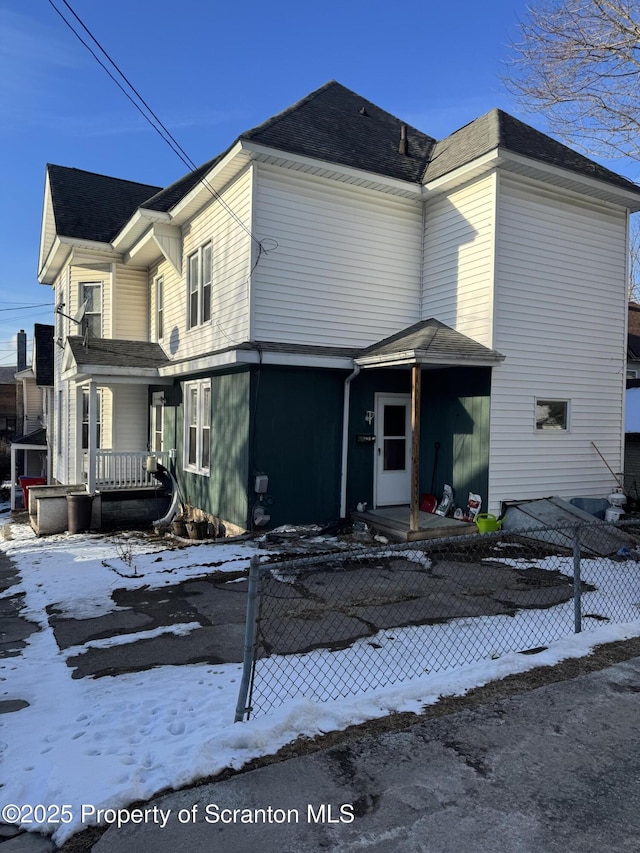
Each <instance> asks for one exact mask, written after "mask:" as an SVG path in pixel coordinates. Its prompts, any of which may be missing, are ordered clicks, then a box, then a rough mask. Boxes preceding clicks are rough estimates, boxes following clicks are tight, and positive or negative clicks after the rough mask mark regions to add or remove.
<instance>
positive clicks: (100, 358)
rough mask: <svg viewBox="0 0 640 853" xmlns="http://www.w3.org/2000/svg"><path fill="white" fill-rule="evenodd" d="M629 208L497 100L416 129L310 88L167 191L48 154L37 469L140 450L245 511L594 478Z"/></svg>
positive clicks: (599, 491) (574, 156)
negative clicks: (48, 351) (44, 409)
mask: <svg viewBox="0 0 640 853" xmlns="http://www.w3.org/2000/svg"><path fill="white" fill-rule="evenodd" d="M639 209H640V187H638V186H637V185H635V184H634V183H632V182H630V181H628V180H626V179H625V178H623V177H621V176H619V175H617V174H615V173H613V172H611V171H609V170H608V169H605V168H604V167H602V166H600V165H598V164H597V163H595V162H593V161H591V160H589V159H587V158H586V157H583V156H582V155H580V154H578V153H576V152H574V151H572V150H571V149H569V148H567V147H565V146H563V145H561V144H560V143H558V142H556V141H555V140H553V139H551V138H550V137H548V136H546V135H545V134H543V133H541V132H539V131H537V130H535V129H533V128H531V127H529V126H527V125H526V124H523V123H522V122H520V121H519V120H518V119H516V118H514V117H512V116H510V115H508V114H506V113H504V112H502V111H500V110H492V111H491V112H489V113H487V114H486V115H484V116H482V117H480V118H478V119H476V120H474V121H472V122H470V123H469V124H467V125H465V126H464V127H462V128H461V129H459V130H458V131H456V132H455V133H453V134H451V135H450V136H448V137H447V138H445V139H443V140H435V139H433V138H432V137H430V136H428V135H426V134H425V133H422V132H421V131H419V130H417V129H415V128H413V127H411V126H409V125H407V124H405V123H404V122H402V121H401V119H399V118H396V117H395V116H392V115H390V114H389V113H387V112H385V111H384V110H382V109H381V108H380V107H378V106H376V105H375V104H373V103H371V102H369V101H367V100H366V99H365V98H363V97H361V96H360V95H358V94H356V93H354V92H352V91H350V90H349V89H346V88H345V87H344V86H342V85H340V84H339V83H337V82H335V81H332V82H330V83H328V84H326V85H324V86H322V87H321V88H320V89H318V90H316V91H314V92H312V93H311V94H310V95H308V96H307V97H305V98H303V99H302V100H301V101H299V102H298V103H296V104H294V105H293V106H292V107H290V108H288V109H286V110H285V111H284V112H282V113H280V114H278V115H276V116H274V117H273V118H270V119H268V120H267V121H265V122H264V123H263V124H261V125H259V126H258V127H255V128H253V129H252V130H249V131H247V132H246V133H243V134H242V135H241V136H240V137H238V139H236V140H235V142H233V143H232V145H231V146H230V147H229V148H228V149H227V150H226V151H225V152H223V153H222V154H220V155H218V156H217V157H215V158H214V159H212V160H210V161H209V162H207V163H205V164H204V165H203V166H201V167H200V168H198V169H196V170H195V171H193V172H191V173H190V174H188V175H186V176H185V177H184V178H182V179H181V180H179V181H177V182H176V183H174V184H172V185H171V186H169V187H167V188H165V189H161V188H159V187H155V186H147V185H143V184H136V183H132V182H130V181H125V180H121V179H117V178H111V177H106V176H103V175H97V174H92V173H89V172H84V171H81V170H78V169H73V168H67V167H62V166H54V165H49V166H48V167H47V172H46V185H45V194H44V211H43V220H42V236H41V244H40V260H39V280H40V281H41V282H42V283H43V284H45V285H48V286H51V287H53V288H54V290H55V301H56V305H57V306H58V313H57V314H56V331H55V337H56V341H57V346H56V348H55V376H54V396H55V423H54V427H53V443H52V447H51V452H52V455H53V459H52V473H53V478H54V479H55V480H56V481H58V482H60V483H73V482H76V483H80V482H84V483H86V485H87V488H88V489H89V490H90V491H92V490H94V489H96V488H97V489H101V488H105V487H106V486H107V485H109V484H110V487H118V488H123V487H126V486H127V483H126V482H125V480H126V478H121V480H120V481H119V482H116V481H117V478H114V476H113V474H112V473H110V474H109V473H108V471H111V472H113V471H114V470H115V469H116V467H117V466H123V467H124V468H126V469H127V470H129V471H131V470H133V469H134V468H136V467H140V466H142V465H143V464H144V459H145V457H146V455H147V454H148V453H149V452H152V453H153V454H154V455H158V456H159V457H160V459H161V461H163V462H164V463H165V464H166V465H167V466H168V467H170V468H171V469H172V470H173V471H174V473H175V476H176V479H177V482H178V486H179V489H180V495H181V498H182V500H183V502H188V503H189V504H191V505H193V506H195V507H198V508H200V509H202V510H203V511H204V512H206V513H208V514H210V515H211V516H214V517H217V518H220V519H224V520H225V521H226V522H229V523H230V524H231V525H235V526H237V527H238V528H242V529H244V528H254V527H257V526H258V527H259V526H268V525H276V524H280V523H283V522H293V523H301V522H310V521H320V522H324V521H327V522H329V521H332V520H334V519H337V518H339V517H342V516H344V515H345V514H346V513H348V512H350V511H352V510H353V509H354V508H355V507H356V505H357V504H363V503H367V504H368V506H369V507H377V508H381V507H387V506H396V505H408V504H410V503H411V505H412V508H413V509H414V510H416V511H417V496H418V495H419V493H420V492H421V491H432V489H435V490H436V491H437V492H440V491H441V490H442V487H443V485H444V484H445V483H448V484H451V485H452V487H453V488H454V490H455V497H456V502H457V503H459V504H462V505H464V504H466V501H467V496H468V493H469V492H475V493H478V494H480V495H481V496H482V500H483V508H487V509H489V510H490V511H493V512H499V511H500V509H501V506H502V505H503V503H504V502H505V501H510V500H516V499H523V498H535V497H538V496H547V495H551V494H559V495H564V496H572V495H583V496H601V495H606V494H607V493H608V492H609V491H611V488H612V486H613V485H614V484H615V483H614V480H613V477H612V475H611V473H610V471H609V470H608V469H607V467H606V466H605V465H604V464H603V462H602V459H601V458H600V456H599V455H598V453H597V452H596V450H595V449H594V447H593V443H595V444H596V445H597V447H598V448H599V450H600V451H601V452H602V454H603V455H604V456H605V458H606V459H607V460H609V462H610V464H611V466H612V468H613V470H621V468H622V456H623V433H624V424H623V395H624V369H623V367H624V363H625V355H626V347H625V344H626V341H625V337H626V293H627V290H626V285H627V272H626V271H627V257H626V246H627V228H628V217H629V214H630V212H633V211H636V210H639Z"/></svg>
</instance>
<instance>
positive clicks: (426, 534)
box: [351, 506, 478, 542]
mask: <svg viewBox="0 0 640 853" xmlns="http://www.w3.org/2000/svg"><path fill="white" fill-rule="evenodd" d="M351 518H353V519H355V520H357V521H364V522H365V524H367V525H369V527H372V528H373V529H374V530H375V531H376V532H378V533H382V534H383V536H387V537H389V539H392V540H394V541H395V542H415V541H418V540H420V539H444V538H446V537H449V536H469V535H472V534H474V533H477V532H478V528H477V527H476V526H475V524H470V523H469V522H467V521H458V519H456V518H444V517H443V516H441V515H435V514H434V513H431V512H419V513H418V530H409V526H410V519H411V510H410V508H409V507H408V506H390V507H384V508H381V509H372V510H368V511H365V512H352V513H351Z"/></svg>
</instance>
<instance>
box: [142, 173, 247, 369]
mask: <svg viewBox="0 0 640 853" xmlns="http://www.w3.org/2000/svg"><path fill="white" fill-rule="evenodd" d="M220 196H221V197H222V199H223V200H224V201H225V202H226V204H227V205H229V207H230V208H231V209H232V210H233V213H234V214H235V216H236V217H238V219H240V221H241V222H242V223H244V224H245V225H246V228H247V229H250V223H251V170H250V169H247V171H246V172H244V173H243V174H242V175H241V176H240V177H239V178H238V179H237V180H236V181H234V182H233V183H232V184H231V185H230V186H228V187H227V188H226V189H224V190H223V191H222V192H221V193H220ZM183 236H184V243H183V253H182V255H183V264H182V265H183V270H182V274H181V275H178V274H177V273H176V271H175V270H174V269H173V267H172V266H171V264H169V262H168V261H162V262H161V263H160V264H158V265H157V266H155V267H153V268H152V269H151V271H150V277H149V278H148V282H149V283H152V282H153V279H154V277H155V276H158V275H161V276H163V278H164V311H163V324H164V340H165V342H166V343H165V347H166V350H167V355H168V356H169V357H170V358H174V359H182V358H189V357H192V356H197V355H200V354H204V353H210V352H212V351H215V350H218V349H223V348H225V347H228V346H230V345H231V344H234V343H244V342H245V341H247V340H248V339H249V278H250V273H251V238H250V236H249V233H248V230H245V229H244V228H243V227H241V225H240V224H239V223H238V221H237V220H236V219H235V218H234V217H233V216H231V215H230V214H229V212H228V211H227V210H226V209H225V208H224V207H223V206H222V204H220V202H219V201H217V200H216V199H213V198H212V199H211V201H210V203H209V204H207V206H206V208H204V209H203V210H202V211H201V212H200V213H199V214H197V216H195V217H194V219H193V220H192V221H191V222H190V223H189V225H188V226H185V227H184V228H183ZM207 243H210V244H211V309H210V310H211V322H209V323H207V324H205V325H204V326H202V325H197V326H194V327H193V328H191V329H190V328H189V327H188V323H189V318H188V294H187V269H188V259H189V257H190V256H191V255H193V254H194V252H197V251H198V250H199V249H201V248H202V247H203V246H205V244H207ZM147 287H149V284H148V285H147ZM151 290H152V300H151V306H150V316H153V313H152V312H154V311H155V294H153V288H151Z"/></svg>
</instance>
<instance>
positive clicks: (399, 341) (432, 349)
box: [358, 317, 503, 361]
mask: <svg viewBox="0 0 640 853" xmlns="http://www.w3.org/2000/svg"><path fill="white" fill-rule="evenodd" d="M405 352H413V353H415V354H416V356H417V357H418V358H419V357H424V356H428V357H429V360H438V359H447V360H448V359H450V358H456V359H488V360H491V361H501V360H502V359H503V356H502V355H501V354H500V353H499V352H497V351H496V350H493V349H489V348H488V347H485V346H483V345H482V344H479V343H478V342H477V341H474V340H473V338H469V337H467V336H466V335H463V334H461V333H460V332H457V331H456V330H455V329H452V328H451V327H450V326H446V325H445V324H444V323H441V322H440V320H436V319H434V318H433V317H432V318H431V319H429V320H422V321H420V322H419V323H414V325H413V326H409V327H408V328H407V329H402V331H400V332H397V333H396V334H395V335H391V336H390V337H388V338H384V340H382V341H379V342H378V343H377V344H373V345H372V346H370V347H367V348H366V349H363V350H361V351H360V353H359V355H358V359H360V358H371V357H373V356H393V355H396V354H399V353H405Z"/></svg>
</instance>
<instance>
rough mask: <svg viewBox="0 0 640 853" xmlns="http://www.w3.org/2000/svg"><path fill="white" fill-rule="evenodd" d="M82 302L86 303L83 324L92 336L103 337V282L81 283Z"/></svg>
mask: <svg viewBox="0 0 640 853" xmlns="http://www.w3.org/2000/svg"><path fill="white" fill-rule="evenodd" d="M80 304H81V305H82V304H84V305H85V312H84V318H83V325H84V328H86V329H87V330H88V332H89V337H90V338H101V337H102V282H101V281H83V282H81V283H80Z"/></svg>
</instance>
